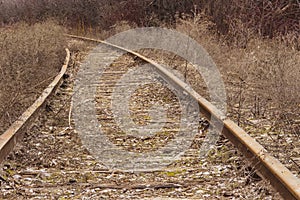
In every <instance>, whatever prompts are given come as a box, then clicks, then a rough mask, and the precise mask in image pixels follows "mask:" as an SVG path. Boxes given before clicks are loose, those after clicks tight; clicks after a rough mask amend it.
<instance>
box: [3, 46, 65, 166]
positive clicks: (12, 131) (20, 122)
mask: <svg viewBox="0 0 300 200" xmlns="http://www.w3.org/2000/svg"><path fill="white" fill-rule="evenodd" d="M66 53H67V55H66V59H65V63H64V65H63V66H62V68H61V70H60V72H59V73H58V75H57V76H56V77H55V78H54V80H53V81H52V82H51V83H50V85H49V86H48V87H47V88H46V89H45V90H44V91H43V93H42V94H41V96H40V97H39V98H38V99H37V100H36V101H35V102H34V103H33V104H32V105H31V106H30V107H29V108H28V109H27V110H26V111H25V112H24V113H23V114H22V115H21V116H20V117H19V118H18V119H17V120H16V121H15V122H14V123H13V124H12V125H11V126H10V127H9V128H8V129H7V130H6V131H5V132H4V133H3V134H2V135H0V163H1V162H2V161H3V160H4V159H5V158H6V156H7V155H8V154H9V153H10V152H11V151H12V150H13V149H14V147H15V146H16V144H17V142H18V141H20V139H21V138H22V137H23V133H24V131H25V130H26V127H27V125H28V124H29V121H31V120H33V119H34V117H35V116H36V115H37V113H38V112H39V110H40V108H42V106H43V105H44V103H45V102H46V100H47V98H48V97H49V96H50V95H51V94H52V93H53V92H54V91H55V88H56V87H57V86H58V85H59V84H60V82H61V80H62V77H63V75H64V74H65V73H66V70H67V67H68V64H69V60H70V51H69V50H68V49H66Z"/></svg>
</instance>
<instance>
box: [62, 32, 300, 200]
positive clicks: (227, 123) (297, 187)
mask: <svg viewBox="0 0 300 200" xmlns="http://www.w3.org/2000/svg"><path fill="white" fill-rule="evenodd" d="M67 36H68V37H71V38H75V39H81V40H85V41H91V42H96V43H102V44H105V45H108V46H111V47H114V48H117V49H119V50H123V51H125V52H128V53H130V54H132V55H135V56H137V57H139V58H140V59H142V60H144V61H146V62H148V63H150V64H151V65H153V66H154V67H155V68H156V69H157V70H158V71H159V72H160V73H161V74H162V75H163V76H164V77H165V78H168V79H169V80H170V81H172V82H173V83H174V84H176V85H178V86H179V87H180V88H181V89H182V90H184V91H185V92H187V93H188V94H189V95H191V96H192V97H193V98H194V99H195V100H197V101H198V103H199V106H200V111H201V113H203V114H204V116H205V117H206V118H207V119H208V120H210V121H214V123H217V124H223V125H224V126H223V129H222V131H221V132H222V134H223V135H224V136H225V137H227V138H228V139H229V140H230V141H231V142H232V143H233V144H234V145H235V146H236V147H237V148H238V149H239V150H240V151H241V152H242V153H243V155H244V156H245V157H246V158H247V160H249V161H250V163H251V164H252V165H253V166H254V168H255V169H256V170H257V171H258V172H259V173H260V174H261V175H262V176H263V177H264V178H265V179H267V180H269V181H270V183H271V185H272V186H273V187H274V188H275V189H276V190H277V191H278V192H279V193H280V194H281V196H282V197H283V198H284V199H300V179H298V178H297V177H296V176H295V175H294V174H293V173H292V172H291V171H289V170H288V169H287V168H286V167H285V166H284V165H283V164H282V163H280V162H279V161H278V160H277V159H276V158H274V157H273V156H271V155H270V153H268V152H267V150H266V149H265V148H264V147H263V146H262V145H260V144H259V143H258V142H257V141H255V139H253V138H252V137H251V136H250V135H248V134H247V133H246V132H245V131H244V130H243V129H242V128H240V127H239V126H238V125H237V124H236V123H234V122H233V121H232V120H230V119H227V118H226V116H225V115H224V114H223V113H222V112H221V111H219V110H218V109H217V108H216V107H215V106H214V105H212V104H211V103H210V102H209V101H207V100H206V99H204V98H203V97H202V96H201V95H199V94H198V93H197V92H196V91H194V90H193V89H192V88H191V87H189V86H188V85H187V84H186V83H185V82H183V81H182V80H180V79H179V78H178V77H177V76H175V75H174V74H173V73H171V72H170V71H169V70H167V69H166V68H164V67H162V66H161V65H159V64H157V63H156V62H154V61H153V60H151V59H148V58H146V57H145V56H143V55H141V54H139V53H136V52H134V51H132V50H129V49H126V48H123V47H120V46H117V45H114V44H111V43H109V42H107V41H103V40H98V39H92V38H87V37H82V36H76V35H67ZM211 119H213V120H211Z"/></svg>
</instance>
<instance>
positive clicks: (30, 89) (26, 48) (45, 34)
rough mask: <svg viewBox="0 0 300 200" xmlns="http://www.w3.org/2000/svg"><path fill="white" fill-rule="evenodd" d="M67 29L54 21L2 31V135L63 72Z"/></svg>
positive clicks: (0, 83) (0, 59)
mask: <svg viewBox="0 0 300 200" xmlns="http://www.w3.org/2000/svg"><path fill="white" fill-rule="evenodd" d="M62 33H63V29H62V28H61V27H60V26H58V25H56V24H55V23H54V22H52V21H47V22H43V23H36V24H35V25H33V26H29V25H28V24H25V23H17V24H14V25H12V26H11V27H10V28H9V29H4V28H2V29H0V47H1V57H0V123H1V126H0V132H1V131H3V130H5V128H7V126H8V125H9V124H10V123H11V122H13V121H14V120H15V119H16V118H17V117H18V115H19V114H21V113H22V112H23V111H24V109H26V108H27V107H28V106H29V105H31V103H32V101H33V100H35V99H36V98H37V95H38V94H39V92H40V91H42V88H43V87H45V86H46V85H48V83H49V82H50V81H51V79H52V78H53V76H55V75H56V74H57V72H58V71H59V69H60V67H61V65H62V63H63V61H64V57H65V51H64V48H65V47H66V42H65V39H64V36H63V35H62Z"/></svg>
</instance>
